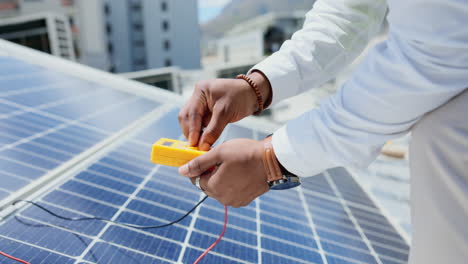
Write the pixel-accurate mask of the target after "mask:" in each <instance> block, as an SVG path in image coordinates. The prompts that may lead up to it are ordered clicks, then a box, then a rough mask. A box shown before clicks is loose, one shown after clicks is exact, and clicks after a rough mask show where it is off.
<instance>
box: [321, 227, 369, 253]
mask: <svg viewBox="0 0 468 264" xmlns="http://www.w3.org/2000/svg"><path fill="white" fill-rule="evenodd" d="M317 235H318V236H319V237H320V238H321V239H325V240H327V241H329V242H334V243H338V244H342V245H347V246H349V247H355V248H359V249H363V250H369V248H368V247H367V245H366V244H365V243H364V241H363V240H362V239H360V238H359V237H352V238H351V237H349V236H346V235H344V234H339V233H334V232H333V231H332V230H330V231H326V230H324V229H320V228H317Z"/></svg>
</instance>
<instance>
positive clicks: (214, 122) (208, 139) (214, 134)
mask: <svg viewBox="0 0 468 264" xmlns="http://www.w3.org/2000/svg"><path fill="white" fill-rule="evenodd" d="M229 121H230V120H229V118H228V117H227V115H226V110H225V108H224V107H223V106H221V104H217V105H215V107H214V109H213V114H212V116H211V120H210V122H209V123H208V126H207V127H206V129H205V131H204V132H203V134H202V136H201V139H200V144H199V145H198V147H199V149H200V150H204V151H207V150H209V149H210V147H211V145H213V144H214V143H215V141H216V140H217V139H218V138H219V136H220V135H221V133H222V132H223V130H224V128H225V127H226V126H227V124H228V123H229Z"/></svg>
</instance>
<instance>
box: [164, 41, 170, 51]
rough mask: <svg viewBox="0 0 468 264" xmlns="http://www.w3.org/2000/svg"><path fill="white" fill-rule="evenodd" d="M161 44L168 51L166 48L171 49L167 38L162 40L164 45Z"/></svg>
mask: <svg viewBox="0 0 468 264" xmlns="http://www.w3.org/2000/svg"><path fill="white" fill-rule="evenodd" d="M163 46H164V50H166V51H168V50H170V49H171V42H170V41H169V40H168V39H166V40H165V41H164V45H163Z"/></svg>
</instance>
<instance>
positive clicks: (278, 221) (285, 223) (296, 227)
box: [260, 212, 312, 235]
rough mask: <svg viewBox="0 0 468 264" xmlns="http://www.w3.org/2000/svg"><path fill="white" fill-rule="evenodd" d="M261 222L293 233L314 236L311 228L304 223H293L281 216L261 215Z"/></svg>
mask: <svg viewBox="0 0 468 264" xmlns="http://www.w3.org/2000/svg"><path fill="white" fill-rule="evenodd" d="M260 220H261V221H264V222H265V223H269V224H273V225H277V226H280V227H283V228H287V229H291V230H293V231H299V232H303V233H304V234H306V235H312V230H311V228H310V226H308V225H304V224H303V223H304V222H300V221H291V219H287V218H283V217H282V216H281V214H277V216H273V215H272V214H266V213H263V212H262V213H260Z"/></svg>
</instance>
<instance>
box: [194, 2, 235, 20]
mask: <svg viewBox="0 0 468 264" xmlns="http://www.w3.org/2000/svg"><path fill="white" fill-rule="evenodd" d="M230 1H231V0H198V17H199V19H200V23H204V22H206V21H208V20H210V19H212V18H214V17H216V15H218V14H219V12H221V10H222V9H223V7H224V6H225V5H226V4H227V3H229V2H230Z"/></svg>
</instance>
